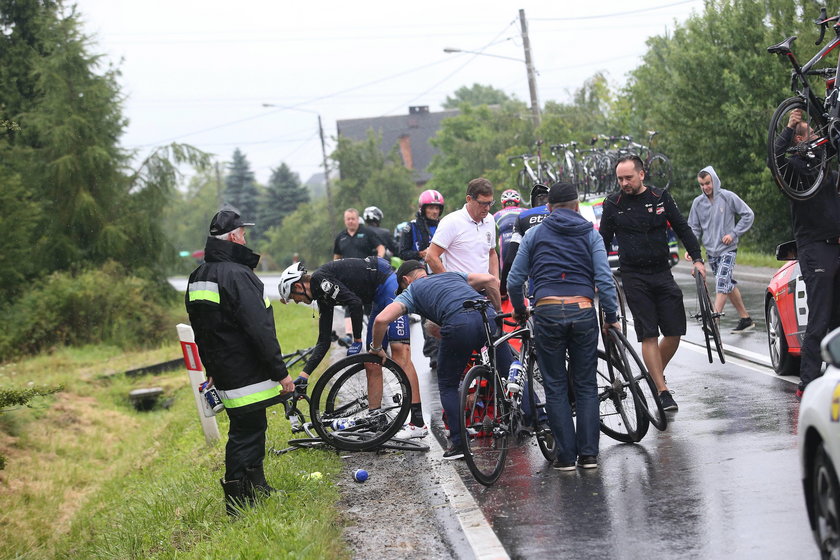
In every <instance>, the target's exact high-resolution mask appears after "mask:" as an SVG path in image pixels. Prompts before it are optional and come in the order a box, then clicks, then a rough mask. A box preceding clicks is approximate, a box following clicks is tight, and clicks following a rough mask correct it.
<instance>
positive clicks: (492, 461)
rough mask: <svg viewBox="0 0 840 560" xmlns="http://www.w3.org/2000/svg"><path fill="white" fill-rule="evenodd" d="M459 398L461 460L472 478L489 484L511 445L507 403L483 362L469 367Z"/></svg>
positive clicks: (502, 468)
mask: <svg viewBox="0 0 840 560" xmlns="http://www.w3.org/2000/svg"><path fill="white" fill-rule="evenodd" d="M459 397H460V398H459V401H460V407H461V408H460V410H463V411H464V414H463V415H462V416H461V418H460V421H461V440H462V442H463V444H464V459H466V461H467V466H468V467H469V469H470V472H471V473H472V474H473V476H474V477H475V479H476V480H477V481H479V482H480V483H481V484H484V485H485V486H490V485H491V484H493V483H494V482H496V480H498V479H499V476H500V475H501V474H502V471H503V470H504V468H505V458H506V457H507V453H508V448H509V446H510V445H512V444H513V433H512V431H513V430H512V427H511V425H510V424H511V422H510V416H511V411H510V406H509V405H508V402H507V400H506V399H505V397H504V394H503V389H502V387H501V386H500V383H499V379H498V376H497V375H496V374H495V373H494V372H493V370H492V369H490V368H489V367H487V366H485V365H477V366H474V367H472V368H470V370H469V371H468V372H467V375H466V377H464V380H463V381H462V382H461V389H460V392H459Z"/></svg>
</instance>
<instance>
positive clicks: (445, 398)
mask: <svg viewBox="0 0 840 560" xmlns="http://www.w3.org/2000/svg"><path fill="white" fill-rule="evenodd" d="M397 281H398V282H399V289H398V291H397V296H396V297H395V298H394V302H393V303H391V304H390V305H388V306H387V307H386V308H385V309H383V310H382V311H381V312H380V313H379V315H377V317H376V319H375V320H374V321H373V339H372V341H371V345H370V347H369V349H368V350H369V351H370V353H372V354H376V355H377V356H380V357H382V358H384V357H385V351H384V350H383V349H382V343H383V340H384V338H385V334H386V332H387V330H388V325H389V324H390V323H391V321H394V320H395V319H396V318H398V317H401V316H403V315H405V314H407V313H417V314H418V315H420V316H421V317H425V318H427V319H428V320H430V321H433V322H434V323H436V324H438V325H440V335H441V338H440V348H439V350H438V370H437V377H438V389H439V390H440V403H441V405H442V406H443V410H444V412H445V413H446V417H447V418H450V419H453V420H450V421H449V440H450V446H449V448H448V449H447V450H446V452H445V453H444V454H443V458H444V459H447V460H451V459H460V458H462V457H463V456H464V446H463V442H462V440H461V423H460V422H458V420H457V419H458V417H459V415H460V414H464V411H463V410H459V404H458V386H459V385H460V381H461V373H462V372H463V371H464V367H465V366H466V365H467V363H469V361H470V357H471V356H472V354H473V352H475V351H480V350H481V347H482V346H484V345H485V344H486V340H485V333H484V320H483V319H482V317H481V313H480V312H479V311H478V310H476V309H464V302H465V301H467V300H473V299H477V298H481V297H483V296H482V295H481V294H480V293H479V292H480V291H484V292H485V295H486V297H487V298H488V299H489V300H490V302H491V303H492V304H493V307H492V308H488V309H487V314H488V316H489V317H491V318H492V317H495V316H496V311H495V309H499V308H501V304H502V301H501V295H500V294H499V279H498V278H496V277H495V276H494V275H492V274H489V273H475V272H473V273H469V274H467V273H464V272H442V273H440V274H433V275H431V276H429V275H427V274H426V267H425V266H423V263H421V262H419V261H406V262H404V263H403V264H402V265H400V268H399V269H398V270H397ZM512 359H513V357H512V354H511V350H510V347H509V346H508V345H507V344H503V345H501V346H499V348H497V350H496V365H497V367H498V368H499V370H500V371H505V372H507V371H508V370H509V369H510V364H511V361H512Z"/></svg>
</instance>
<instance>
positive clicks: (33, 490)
mask: <svg viewBox="0 0 840 560" xmlns="http://www.w3.org/2000/svg"><path fill="white" fill-rule="evenodd" d="M278 308H279V309H278ZM275 314H276V317H277V325H278V336H279V338H280V341H281V344H282V347H283V349H284V351H289V350H294V349H296V348H300V347H304V346H309V345H311V344H312V343H313V342H314V339H315V333H314V331H315V321H314V320H313V319H312V316H311V310H309V309H307V308H304V307H301V306H282V305H277V306H275ZM175 338H176V336H175V331H174V324H173V340H175ZM179 355H180V348H179V346H178V345H177V343H173V344H171V345H167V346H165V347H163V348H159V349H156V350H151V351H144V352H136V353H125V352H123V351H121V350H118V349H116V348H109V347H101V346H91V347H85V348H79V349H69V348H68V349H61V350H57V351H55V352H53V353H52V354H50V355H43V356H38V357H35V358H32V359H28V360H23V361H19V362H16V363H7V364H4V365H2V366H0V387H18V388H20V387H25V386H27V385H30V384H35V385H40V384H54V385H57V384H63V385H64V386H65V391H64V392H62V393H59V394H58V395H56V396H55V398H45V399H40V400H39V401H38V402H37V403H35V404H34V406H33V407H32V408H23V409H19V410H15V411H11V412H8V413H3V414H0V451H2V452H4V453H5V454H6V455H7V456H8V459H9V461H8V467H7V468H6V470H3V471H0V542H2V546H0V558H20V559H29V558H33V559H34V558H39V559H40V558H74V559H75V558H93V559H99V558H120V559H125V558H161V559H163V558H179V559H180V558H185V559H190V558H248V559H251V558H345V557H349V556H350V554H349V552H348V551H347V549H346V546H345V544H344V542H343V540H342V539H341V526H342V522H341V517H340V513H339V512H338V510H337V509H336V503H337V501H338V499H339V495H338V490H337V488H336V487H335V486H334V485H333V482H332V480H333V479H334V476H335V475H336V474H337V473H338V471H339V469H340V460H339V458H338V456H337V455H336V454H334V453H329V452H323V451H312V450H306V451H303V450H301V451H295V452H294V453H289V454H285V455H282V456H279V457H278V456H275V455H272V454H269V455H268V456H267V457H266V462H265V467H266V475H267V477H268V479H269V481H270V482H271V483H272V485H274V486H275V487H277V488H278V489H280V490H282V491H283V492H284V496H283V497H279V496H273V497H272V498H270V499H268V500H266V501H265V502H264V503H263V504H262V505H261V506H260V507H258V508H255V509H252V510H248V511H247V512H245V513H244V514H243V515H242V516H240V518H239V519H238V520H236V521H232V520H230V519H228V518H227V516H226V515H225V513H224V505H223V499H222V490H221V487H220V486H219V482H218V479H219V478H221V477H222V475H223V471H224V466H223V463H224V442H225V441H226V436H225V434H226V433H227V424H228V422H227V415H225V414H222V415H219V416H217V417H216V418H217V421H218V423H219V430H220V432H221V433H222V434H223V435H222V440H221V441H220V442H217V443H216V444H213V445H210V446H208V445H206V444H205V443H204V436H203V434H202V432H201V429H200V426H199V423H198V420H197V417H196V416H197V411H196V410H195V404H194V401H193V398H192V392H191V389H190V388H189V387H188V384H187V376H186V373H185V370H183V369H179V370H176V371H172V372H168V373H163V374H160V375H156V376H153V377H141V378H133V379H132V378H126V377H125V376H124V375H121V374H119V373H115V372H122V371H126V370H129V369H132V368H134V367H137V366H140V365H146V364H151V363H156V362H162V361H166V360H169V359H172V358H174V357H177V356H179ZM140 387H161V388H163V389H164V395H165V399H166V401H167V404H168V407H167V408H165V407H159V408H156V409H154V410H152V411H150V412H137V411H135V410H134V409H133V408H132V407H131V405H130V404H129V402H128V398H127V396H128V392H129V391H130V390H132V389H135V388H140ZM289 437H290V433H289V426H288V422H287V421H286V420H285V418H283V414H282V407H272V408H270V409H269V430H268V447H269V448H271V447H276V448H282V447H285V446H286V440H287V439H289ZM314 471H319V472H321V473H323V478H322V479H320V480H314V479H309V478H308V477H307V476H306V475H308V473H310V472H314Z"/></svg>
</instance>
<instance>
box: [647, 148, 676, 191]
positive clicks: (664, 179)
mask: <svg viewBox="0 0 840 560" xmlns="http://www.w3.org/2000/svg"><path fill="white" fill-rule="evenodd" d="M645 171H646V173H645V177H646V178H647V179H648V181H649V184H650V185H651V186H653V187H656V188H659V189H662V190H664V191H667V190H668V188H669V187H670V186H671V180H672V174H673V171H672V168H671V161H670V160H669V159H668V157H667V156H665V155H664V154H653V155H652V156H651V158H650V160H649V161H648V162H647V169H646V170H645Z"/></svg>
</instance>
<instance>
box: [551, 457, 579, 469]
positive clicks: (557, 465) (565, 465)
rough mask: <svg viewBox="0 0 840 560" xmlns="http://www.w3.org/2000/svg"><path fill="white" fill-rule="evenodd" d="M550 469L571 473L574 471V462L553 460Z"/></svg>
mask: <svg viewBox="0 0 840 560" xmlns="http://www.w3.org/2000/svg"><path fill="white" fill-rule="evenodd" d="M551 468H553V469H554V470H555V471H573V470H575V462H574V461H561V460H560V459H555V460H554V462H553V463H552V464H551Z"/></svg>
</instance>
